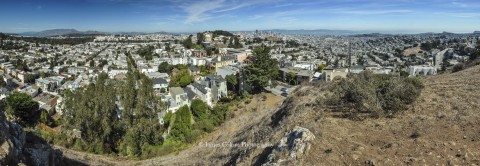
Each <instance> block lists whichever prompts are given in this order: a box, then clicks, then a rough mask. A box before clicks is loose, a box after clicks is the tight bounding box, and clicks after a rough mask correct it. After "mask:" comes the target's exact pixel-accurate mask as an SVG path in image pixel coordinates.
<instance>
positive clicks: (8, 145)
mask: <svg viewBox="0 0 480 166" xmlns="http://www.w3.org/2000/svg"><path fill="white" fill-rule="evenodd" d="M61 159H62V153H61V152H60V151H58V150H54V149H52V148H51V146H50V145H48V144H47V143H46V142H45V141H43V140H42V139H40V138H38V137H36V136H34V135H32V134H27V133H25V131H24V130H23V128H22V127H21V126H20V125H19V124H17V123H15V122H8V121H6V119H5V116H4V114H3V113H0V165H19V164H21V163H23V164H26V165H35V166H37V165H38V166H40V165H42V166H43V165H59V164H60V161H61Z"/></svg>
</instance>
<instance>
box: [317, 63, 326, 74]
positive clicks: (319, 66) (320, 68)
mask: <svg viewBox="0 0 480 166" xmlns="http://www.w3.org/2000/svg"><path fill="white" fill-rule="evenodd" d="M326 67H327V65H326V64H320V65H318V68H317V71H319V72H321V71H323V70H324V69H325V68H326Z"/></svg>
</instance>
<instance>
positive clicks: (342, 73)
mask: <svg viewBox="0 0 480 166" xmlns="http://www.w3.org/2000/svg"><path fill="white" fill-rule="evenodd" d="M348 73H349V71H348V69H346V68H342V69H333V68H331V67H327V68H325V69H324V70H323V76H324V77H325V81H332V80H333V79H335V78H336V77H338V78H347V75H348Z"/></svg>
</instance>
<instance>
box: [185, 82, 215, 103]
mask: <svg viewBox="0 0 480 166" xmlns="http://www.w3.org/2000/svg"><path fill="white" fill-rule="evenodd" d="M187 88H189V89H190V90H192V91H193V92H194V93H195V94H196V95H197V96H198V98H200V99H201V100H202V101H204V102H205V103H207V105H208V106H210V107H212V106H213V102H212V90H211V89H210V88H208V87H206V86H205V85H202V84H199V83H197V82H194V83H191V84H190V85H188V86H187Z"/></svg>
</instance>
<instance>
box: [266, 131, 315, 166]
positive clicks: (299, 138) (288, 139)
mask: <svg viewBox="0 0 480 166" xmlns="http://www.w3.org/2000/svg"><path fill="white" fill-rule="evenodd" d="M313 139H315V135H314V134H313V133H312V132H310V130H308V129H306V128H303V127H298V126H295V128H293V129H292V130H291V131H290V132H289V133H286V134H285V136H284V137H283V138H282V139H281V140H280V142H279V143H277V145H276V146H275V147H274V150H273V151H272V153H270V154H269V155H268V159H267V162H266V163H265V164H263V165H265V166H269V165H290V164H299V163H300V162H301V160H302V158H303V156H305V155H307V153H308V150H309V149H310V141H312V140H313Z"/></svg>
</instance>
